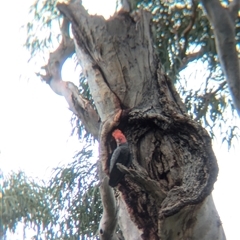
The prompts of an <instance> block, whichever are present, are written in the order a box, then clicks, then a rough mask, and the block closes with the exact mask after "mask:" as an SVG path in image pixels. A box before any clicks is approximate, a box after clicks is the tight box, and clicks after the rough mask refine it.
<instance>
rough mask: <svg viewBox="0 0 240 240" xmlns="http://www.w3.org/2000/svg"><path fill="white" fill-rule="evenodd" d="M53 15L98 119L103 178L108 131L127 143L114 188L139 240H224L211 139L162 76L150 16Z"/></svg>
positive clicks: (72, 11)
mask: <svg viewBox="0 0 240 240" xmlns="http://www.w3.org/2000/svg"><path fill="white" fill-rule="evenodd" d="M57 7H58V9H59V10H60V11H61V12H62V13H63V14H64V15H65V17H66V18H68V20H69V21H70V22H71V23H72V29H73V34H74V38H75V49H76V53H77V57H78V60H79V63H80V64H81V66H82V68H83V71H84V74H85V76H86V77H87V79H88V83H89V87H90V91H91V94H92V97H93V100H94V103H95V105H96V109H97V112H98V114H99V117H100V119H101V126H102V127H101V128H100V132H99V139H100V157H101V161H102V166H103V169H105V171H106V172H107V169H108V159H109V156H110V149H111V147H110V145H109V141H108V139H110V134H111V132H112V130H113V129H114V128H115V127H117V126H118V127H119V128H120V129H121V130H122V131H123V132H124V134H125V135H126V136H127V139H128V142H129V145H130V149H131V152H132V158H133V166H132V168H133V169H129V170H128V169H124V168H123V170H125V171H126V172H128V173H129V174H127V175H126V177H125V181H124V182H123V183H122V184H121V185H119V187H118V188H119V190H120V192H121V197H122V199H123V200H124V201H125V203H126V208H127V209H128V212H129V214H130V217H131V219H132V220H133V221H134V223H135V224H136V225H137V227H138V228H139V229H140V230H141V238H142V239H148V240H149V239H150V240H153V239H154V240H155V239H161V240H165V239H176V240H178V239H179V240H180V239H196V240H197V239H204V240H209V239H216V240H217V239H220V240H223V239H225V236H224V233H223V229H222V226H221V224H220V220H219V217H218V215H217V212H216V209H215V206H214V203H213V201H212V198H211V191H212V189H213V184H214V182H215V181H216V177H217V173H218V167H217V162H216V158H215V155H214V153H213V151H212V147H211V139H210V137H209V135H208V134H207V132H206V130H204V129H203V128H202V127H201V126H200V125H199V124H197V123H196V122H194V121H193V120H192V119H190V117H189V116H188V115H187V114H186V112H185V109H184V105H183V103H182V102H181V100H180V97H179V95H178V94H177V92H176V90H175V89H174V86H173V85H172V84H171V81H170V80H169V79H168V78H167V76H165V75H164V73H163V72H162V71H161V64H160V59H158V56H157V55H156V54H155V52H154V46H153V42H152V36H151V31H150V25H151V16H150V14H149V13H147V12H144V11H141V14H140V18H139V21H138V23H137V24H136V22H134V21H133V19H132V18H131V16H130V15H129V14H128V13H126V12H124V13H121V14H116V15H114V16H113V17H112V18H110V19H109V20H107V21H105V20H104V19H103V18H102V17H100V16H90V15H88V13H87V12H86V11H85V9H84V8H83V7H82V6H81V4H80V1H74V2H71V3H69V4H68V5H66V4H63V3H62V4H58V5H57ZM126 109H127V110H129V109H130V111H129V113H128V116H127V119H125V120H124V122H122V121H121V114H122V112H124V111H125V110H126ZM126 123H127V124H126ZM120 168H121V166H120ZM131 173H132V175H131ZM141 173H144V174H145V175H146V178H145V180H143V179H141V178H139V176H140V174H141ZM146 179H147V180H146ZM148 182H150V183H152V184H149V183H148ZM209 226H211V229H210V228H209ZM126 239H127V238H126ZM136 239H139V238H138V237H137V236H136Z"/></svg>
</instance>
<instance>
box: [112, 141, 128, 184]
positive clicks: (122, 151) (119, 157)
mask: <svg viewBox="0 0 240 240" xmlns="http://www.w3.org/2000/svg"><path fill="white" fill-rule="evenodd" d="M117 163H121V164H122V165H123V166H126V167H129V166H130V164H131V156H130V150H129V147H128V144H127V143H122V144H119V146H118V147H117V148H116V149H115V150H114V152H113V154H112V157H111V160H110V169H109V170H110V171H109V172H110V174H109V185H110V186H111V187H116V186H117V185H118V183H119V182H120V181H121V180H122V179H123V177H124V173H123V172H121V171H120V170H119V169H118V167H117Z"/></svg>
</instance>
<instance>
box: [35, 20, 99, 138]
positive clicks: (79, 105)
mask: <svg viewBox="0 0 240 240" xmlns="http://www.w3.org/2000/svg"><path fill="white" fill-rule="evenodd" d="M61 32H62V41H61V43H60V45H59V46H58V48H57V49H56V50H55V51H54V52H52V53H50V56H49V60H48V63H47V65H46V66H44V67H42V68H43V69H45V70H46V74H45V75H41V74H38V75H39V76H41V78H42V80H43V81H45V82H46V83H48V84H49V86H50V87H51V89H52V90H53V91H54V92H55V93H56V94H58V95H60V96H64V97H65V99H66V101H67V102H68V105H69V108H70V110H71V111H72V112H73V113H74V114H76V115H77V116H78V117H79V119H80V120H81V121H82V123H83V124H84V126H85V129H86V131H87V132H88V133H90V134H91V135H92V136H93V137H94V138H95V139H98V132H99V124H100V123H99V117H98V114H97V112H96V111H95V110H94V108H93V106H92V105H91V103H90V101H89V100H87V99H86V98H84V97H83V96H81V95H80V94H79V92H78V88H77V86H75V85H74V84H73V83H72V82H65V81H63V80H62V75H61V70H62V66H63V64H64V62H65V61H66V60H67V58H69V57H70V56H71V55H72V54H73V53H74V52H75V45H74V41H73V39H71V38H70V36H69V21H68V20H67V19H66V18H64V19H63V23H62V26H61Z"/></svg>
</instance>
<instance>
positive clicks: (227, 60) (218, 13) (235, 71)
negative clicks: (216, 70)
mask: <svg viewBox="0 0 240 240" xmlns="http://www.w3.org/2000/svg"><path fill="white" fill-rule="evenodd" d="M202 4H203V6H204V8H205V10H206V12H207V15H208V18H209V21H210V23H211V25H212V27H213V30H214V35H215V42H216V47H217V53H218V57H219V61H220V63H221V66H222V68H223V71H224V73H225V75H226V78H227V82H228V86H229V89H230V93H231V95H232V98H233V102H234V105H235V107H236V110H237V112H238V114H239V116H240V67H239V61H238V55H237V51H236V41H235V27H234V21H233V18H232V17H233V15H236V14H235V12H236V9H238V8H239V1H234V2H233V5H232V6H231V7H230V8H229V9H225V8H224V7H222V5H221V4H220V2H219V0H202Z"/></svg>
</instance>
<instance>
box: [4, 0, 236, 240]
mask: <svg viewBox="0 0 240 240" xmlns="http://www.w3.org/2000/svg"><path fill="white" fill-rule="evenodd" d="M33 2H34V1H32V0H25V1H18V0H13V1H3V2H2V3H1V8H2V9H4V11H2V13H1V15H0V24H1V30H2V33H4V37H3V36H2V37H1V38H0V48H1V60H0V61H1V68H0V69H1V78H0V152H1V153H0V169H2V170H3V172H4V173H5V174H6V173H7V172H9V171H11V170H14V171H17V170H19V169H22V170H24V171H25V172H26V173H27V174H28V175H31V176H37V177H39V178H46V177H47V176H49V173H50V171H51V168H52V167H54V166H57V165H58V163H59V162H68V161H71V158H72V156H73V155H74V152H75V151H76V150H77V148H78V146H79V145H80V144H81V143H79V142H78V140H77V137H76V136H73V137H71V136H70V134H71V130H72V126H71V123H70V119H71V116H72V113H71V112H70V111H69V110H68V107H67V103H66V102H65V100H64V98H63V97H60V96H58V95H56V94H54V93H53V92H52V90H51V89H50V88H49V86H48V85H46V84H45V83H43V82H41V81H40V80H39V79H38V78H37V77H36V76H35V73H34V71H33V68H32V66H30V65H28V64H27V59H28V57H29V54H28V53H27V52H26V50H24V49H23V47H22V44H23V42H24V38H25V36H24V35H23V34H22V32H21V31H20V27H21V25H22V24H24V23H25V22H26V20H27V13H28V7H29V6H30V5H31V4H32V3H33ZM83 3H84V4H85V6H86V7H87V8H88V9H90V13H96V12H99V11H100V10H102V12H101V13H102V14H109V11H110V12H111V11H114V9H115V4H114V1H113V0H105V1H102V0H101V1H99V0H91V1H90V0H85V1H83ZM103 6H104V8H103ZM73 72H74V67H73V65H72V64H71V62H69V64H66V66H64V70H63V79H64V80H66V81H73V82H76V81H77V80H78V76H77V74H73ZM69 73H72V74H70V75H69ZM20 75H22V77H21V78H20V77H19V76H20ZM213 149H214V151H215V154H216V156H217V159H218V163H219V168H220V172H219V176H218V181H217V183H216V184H215V189H214V191H213V196H214V201H215V204H216V207H217V209H218V212H219V214H220V217H221V220H222V223H223V226H224V229H225V233H226V236H227V239H228V240H236V237H237V236H239V233H238V225H239V219H238V216H239V215H240V208H239V207H238V206H239V202H240V196H239V194H238V191H239V184H238V182H239V178H240V177H239V169H240V163H239V156H240V148H238V149H231V150H230V151H229V152H228V150H227V148H226V147H225V146H223V145H222V144H221V140H218V141H217V140H216V139H215V140H214V141H213Z"/></svg>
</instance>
